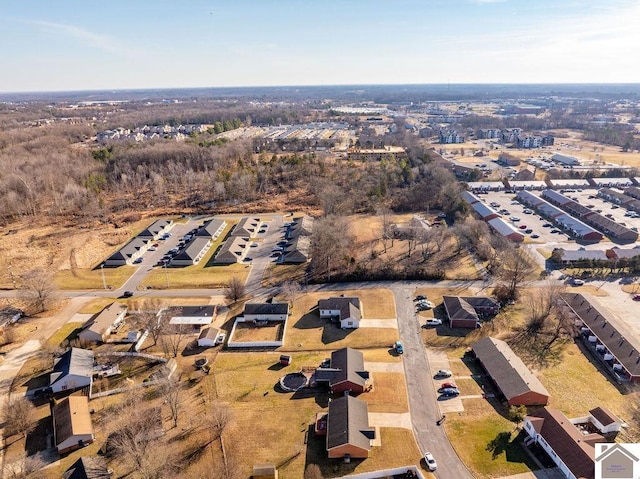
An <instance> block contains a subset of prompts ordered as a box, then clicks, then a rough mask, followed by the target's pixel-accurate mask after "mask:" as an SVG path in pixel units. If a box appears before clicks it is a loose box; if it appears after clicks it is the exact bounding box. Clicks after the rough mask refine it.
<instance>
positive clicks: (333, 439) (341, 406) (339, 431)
mask: <svg viewBox="0 0 640 479" xmlns="http://www.w3.org/2000/svg"><path fill="white" fill-rule="evenodd" d="M365 434H368V435H365ZM372 437H373V430H372V429H371V428H370V427H369V411H368V408H367V403H366V402H364V401H360V400H359V399H356V398H354V397H351V396H342V397H340V398H338V399H334V400H333V401H331V402H330V403H329V415H328V419H327V449H333V448H335V447H339V446H343V445H346V444H351V445H353V446H356V447H358V448H361V449H365V450H367V451H369V450H371V438H372Z"/></svg>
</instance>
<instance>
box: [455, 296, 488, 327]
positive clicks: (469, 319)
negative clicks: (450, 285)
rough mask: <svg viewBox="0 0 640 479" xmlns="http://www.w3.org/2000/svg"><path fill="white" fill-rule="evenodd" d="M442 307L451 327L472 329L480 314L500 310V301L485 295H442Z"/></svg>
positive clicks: (477, 322) (475, 325)
mask: <svg viewBox="0 0 640 479" xmlns="http://www.w3.org/2000/svg"><path fill="white" fill-rule="evenodd" d="M442 299H443V302H444V308H445V310H446V312H447V317H448V318H449V326H451V327H452V328H468V329H474V328H477V327H478V324H480V319H481V318H480V317H481V316H493V315H496V314H498V312H500V303H498V302H497V301H496V300H494V299H492V298H489V297H486V296H464V297H463V296H443V297H442Z"/></svg>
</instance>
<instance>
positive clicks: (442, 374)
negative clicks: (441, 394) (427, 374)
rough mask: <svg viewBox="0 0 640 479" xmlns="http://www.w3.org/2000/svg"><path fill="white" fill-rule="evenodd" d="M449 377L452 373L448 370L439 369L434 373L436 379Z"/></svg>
mask: <svg viewBox="0 0 640 479" xmlns="http://www.w3.org/2000/svg"><path fill="white" fill-rule="evenodd" d="M451 376H452V373H451V371H449V370H448V369H439V370H438V372H437V373H436V377H439V378H450V377H451Z"/></svg>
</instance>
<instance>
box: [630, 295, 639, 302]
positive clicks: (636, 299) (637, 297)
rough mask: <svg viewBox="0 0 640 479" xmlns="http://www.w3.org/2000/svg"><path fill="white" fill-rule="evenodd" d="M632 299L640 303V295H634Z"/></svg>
mask: <svg viewBox="0 0 640 479" xmlns="http://www.w3.org/2000/svg"><path fill="white" fill-rule="evenodd" d="M632 299H633V300H634V301H640V294H634V295H633V298H632Z"/></svg>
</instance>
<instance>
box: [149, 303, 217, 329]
mask: <svg viewBox="0 0 640 479" xmlns="http://www.w3.org/2000/svg"><path fill="white" fill-rule="evenodd" d="M217 313H218V307H217V306H215V305H206V306H169V307H168V308H164V309H162V310H160V311H159V312H158V315H159V316H160V317H161V318H165V319H166V318H168V319H169V324H174V325H175V324H185V325H188V326H196V327H200V326H206V325H209V324H211V322H212V321H213V320H214V318H215V317H216V314H217Z"/></svg>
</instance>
